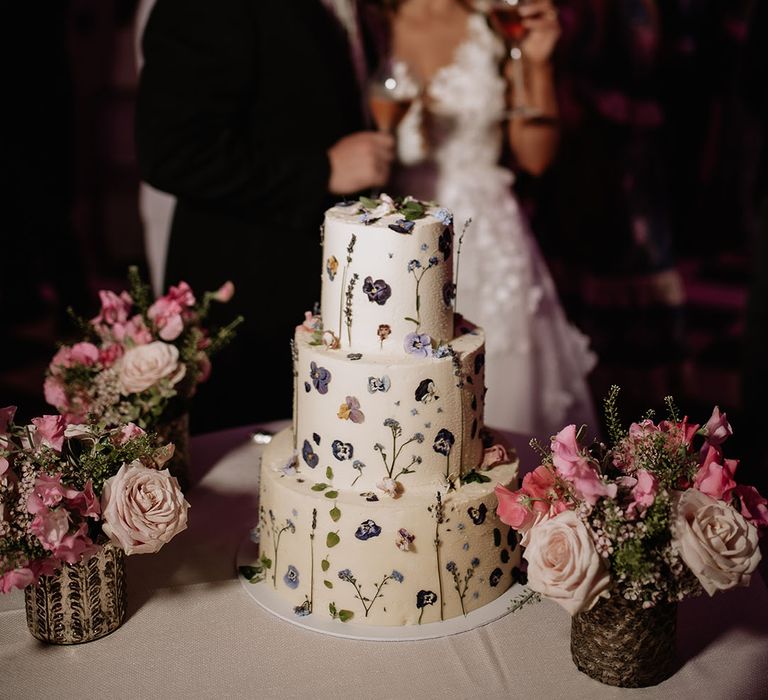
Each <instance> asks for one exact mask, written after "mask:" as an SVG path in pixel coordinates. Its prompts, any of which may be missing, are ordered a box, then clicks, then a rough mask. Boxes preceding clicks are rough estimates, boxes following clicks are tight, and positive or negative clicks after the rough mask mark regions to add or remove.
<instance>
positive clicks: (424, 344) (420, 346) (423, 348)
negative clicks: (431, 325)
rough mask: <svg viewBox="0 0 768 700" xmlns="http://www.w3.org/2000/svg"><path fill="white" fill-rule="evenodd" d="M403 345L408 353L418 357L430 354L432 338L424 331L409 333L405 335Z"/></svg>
mask: <svg viewBox="0 0 768 700" xmlns="http://www.w3.org/2000/svg"><path fill="white" fill-rule="evenodd" d="M403 347H404V348H405V351H406V352H407V353H408V354H409V355H416V356H418V357H429V356H430V355H432V339H431V338H430V337H429V336H428V335H427V334H426V333H409V334H408V335H406V336H405V340H404V341H403Z"/></svg>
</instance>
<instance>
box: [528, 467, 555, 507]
mask: <svg viewBox="0 0 768 700" xmlns="http://www.w3.org/2000/svg"><path fill="white" fill-rule="evenodd" d="M554 486H555V475H554V474H553V473H552V471H551V470H549V469H547V467H545V466H543V465H541V466H538V467H536V469H534V470H533V471H532V472H529V473H528V474H526V475H525V476H524V477H523V490H524V491H525V492H526V493H527V494H529V495H530V496H531V497H532V498H543V499H545V500H549V498H550V497H551V495H552V490H553V488H554Z"/></svg>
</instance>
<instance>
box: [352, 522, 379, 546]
mask: <svg viewBox="0 0 768 700" xmlns="http://www.w3.org/2000/svg"><path fill="white" fill-rule="evenodd" d="M380 534H381V528H380V527H379V526H378V525H377V524H376V523H375V522H374V521H373V520H365V521H363V522H362V523H360V527H358V528H357V530H355V537H357V539H358V540H363V541H365V540H368V539H370V538H371V537H378V536H379V535H380Z"/></svg>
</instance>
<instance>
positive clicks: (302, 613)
mask: <svg viewBox="0 0 768 700" xmlns="http://www.w3.org/2000/svg"><path fill="white" fill-rule="evenodd" d="M311 612H312V608H311V606H310V604H309V601H308V600H305V601H304V602H303V603H302V604H301V605H297V606H296V607H295V608H294V609H293V614H294V615H297V616H298V617H306V616H307V615H309V614H310V613H311Z"/></svg>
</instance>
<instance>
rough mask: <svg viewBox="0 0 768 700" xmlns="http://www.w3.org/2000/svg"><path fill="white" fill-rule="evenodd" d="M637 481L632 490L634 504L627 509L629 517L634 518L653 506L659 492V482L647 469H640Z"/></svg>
mask: <svg viewBox="0 0 768 700" xmlns="http://www.w3.org/2000/svg"><path fill="white" fill-rule="evenodd" d="M635 476H636V480H635V485H634V488H633V489H632V502H631V503H630V504H629V506H628V507H627V515H628V516H629V517H630V518H633V517H635V516H636V515H637V513H638V512H639V511H644V510H645V509H646V508H648V507H650V506H651V505H653V501H654V500H655V498H656V493H657V492H658V490H659V480H658V479H657V478H656V477H655V476H654V475H653V474H651V473H650V472H649V471H646V470H645V469H639V470H638V471H637V473H636V474H635Z"/></svg>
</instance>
